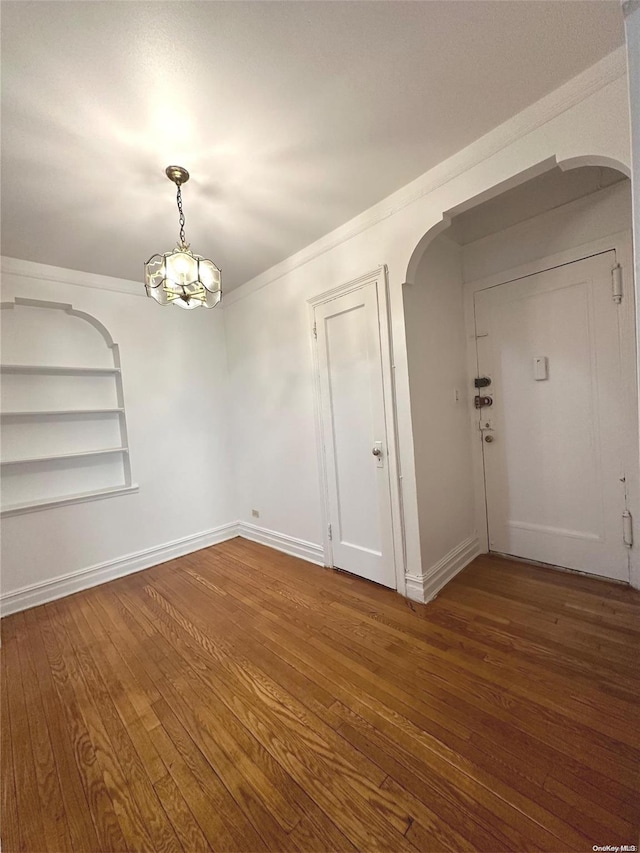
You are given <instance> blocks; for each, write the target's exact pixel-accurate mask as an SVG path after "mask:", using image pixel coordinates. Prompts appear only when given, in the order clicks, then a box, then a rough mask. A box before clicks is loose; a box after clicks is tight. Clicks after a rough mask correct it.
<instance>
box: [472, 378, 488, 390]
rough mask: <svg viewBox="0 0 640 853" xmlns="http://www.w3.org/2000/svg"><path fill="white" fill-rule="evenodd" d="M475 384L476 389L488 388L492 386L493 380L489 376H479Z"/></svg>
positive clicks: (474, 381)
mask: <svg viewBox="0 0 640 853" xmlns="http://www.w3.org/2000/svg"><path fill="white" fill-rule="evenodd" d="M473 384H474V385H475V387H476V388H486V387H487V386H488V385H491V380H490V379H489V377H488V376H478V377H477V379H474V380H473Z"/></svg>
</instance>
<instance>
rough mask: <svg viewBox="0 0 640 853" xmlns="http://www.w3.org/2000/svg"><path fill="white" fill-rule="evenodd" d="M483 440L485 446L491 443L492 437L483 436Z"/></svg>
mask: <svg viewBox="0 0 640 853" xmlns="http://www.w3.org/2000/svg"><path fill="white" fill-rule="evenodd" d="M484 440H485V441H486V442H487V444H491V442H492V441H493V436H492V435H485V437H484Z"/></svg>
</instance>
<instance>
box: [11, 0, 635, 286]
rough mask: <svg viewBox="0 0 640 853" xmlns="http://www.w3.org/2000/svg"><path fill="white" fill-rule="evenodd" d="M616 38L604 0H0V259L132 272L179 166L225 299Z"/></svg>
mask: <svg viewBox="0 0 640 853" xmlns="http://www.w3.org/2000/svg"><path fill="white" fill-rule="evenodd" d="M622 41H623V28H622V13H621V9H620V4H619V3H618V2H617V0H607V1H606V2H599V0H589V1H588V2H581V1H580V0H569V2H564V0H555V2H532V1H531V0H515V2H514V0H503V2H485V1H484V0H471V2H466V0H459V2H453V0H448V1H447V2H404V0H389V2H351V0H347V2H344V1H343V0H330V2H320V0H316V2H268V1H267V0H255V2H244V0H236V2H159V3H156V2H141V0H138V2H115V0H107V2H102V0H94V2H49V0H45V2H24V0H18V2H10V0H4V2H2V226H3V227H2V252H3V254H5V255H9V256H12V257H18V258H25V259H27V260H32V261H40V262H43V263H48V264H54V265H57V266H62V267H69V268H72V269H79V270H85V271H89V272H96V273H103V274H106V275H114V276H118V277H122V278H128V279H134V280H138V279H140V278H141V271H142V262H143V261H144V260H146V259H147V258H148V257H149V256H150V255H151V254H153V253H155V252H158V251H160V252H162V251H169V250H170V249H171V248H172V247H173V245H174V243H175V240H176V237H177V214H176V211H175V201H174V193H173V186H172V185H171V184H170V183H169V182H168V180H167V179H166V178H165V176H164V168H165V166H167V165H168V164H169V163H178V164H180V165H183V166H185V167H186V168H187V169H189V170H190V172H191V174H192V180H191V181H190V182H189V183H188V184H187V186H186V187H185V189H184V197H185V213H186V217H187V228H186V231H187V239H189V240H190V242H191V245H192V248H193V250H194V251H196V252H198V253H200V254H204V255H207V256H208V257H211V258H213V260H215V261H216V263H218V265H219V266H221V267H222V269H223V275H224V284H225V287H226V288H227V289H229V288H231V287H234V286H237V285H239V284H242V283H243V282H244V281H246V280H248V279H250V278H252V277H253V276H254V275H256V274H258V273H259V272H262V271H263V270H265V269H267V268H268V267H270V266H271V265H273V264H274V263H277V262H278V261H280V260H282V259H283V258H285V257H287V256H288V255H290V254H292V253H294V252H295V251H297V250H298V249H300V248H302V247H303V246H305V245H307V244H309V243H311V242H313V240H315V239H317V238H318V237H320V236H322V235H323V234H325V233H326V232H328V231H330V230H332V229H333V228H335V227H337V226H338V225H340V224H342V223H343V222H345V221H347V220H348V219H350V218H351V217H352V216H354V215H356V214H357V213H359V212H360V211H362V210H363V209H365V208H367V207H368V206H370V205H371V204H373V203H375V202H376V201H379V200H380V199H381V198H383V197H384V196H386V195H387V194H389V193H390V192H392V191H393V190H395V189H397V188H398V187H400V186H402V185H404V184H405V183H407V182H409V181H410V180H412V179H413V178H415V177H417V176H418V175H419V174H421V173H422V172H424V171H426V170H427V169H429V168H431V167H432V166H434V165H435V164H437V163H438V162H440V161H441V160H443V159H445V158H446V157H448V156H450V155H451V154H453V153H455V152H456V151H458V150H460V149H461V148H463V147H464V146H465V145H468V144H469V143H470V142H472V141H473V140H474V139H476V138H478V137H479V136H481V135H482V134H484V133H486V132H487V131H488V130H490V129H491V128H492V127H494V126H495V125H497V124H499V123H500V122H502V121H504V120H505V119H507V118H508V117H509V116H510V115H513V114H514V113H516V112H518V111H519V110H521V109H523V108H524V107H525V106H527V105H528V104H530V103H532V102H533V101H535V100H537V99H538V98H540V97H541V96H542V95H544V94H546V93H547V92H549V91H551V90H552V89H554V88H556V87H557V86H558V85H560V84H561V83H563V82H564V81H566V80H568V79H569V78H571V77H573V76H574V75H575V74H577V73H578V72H580V71H581V70H583V69H584V68H586V67H587V66H589V65H591V64H593V63H594V62H596V61H597V60H598V59H600V58H601V57H602V56H604V55H605V54H607V53H609V52H610V51H612V50H614V49H615V48H616V47H617V46H619V45H620V44H621V43H622Z"/></svg>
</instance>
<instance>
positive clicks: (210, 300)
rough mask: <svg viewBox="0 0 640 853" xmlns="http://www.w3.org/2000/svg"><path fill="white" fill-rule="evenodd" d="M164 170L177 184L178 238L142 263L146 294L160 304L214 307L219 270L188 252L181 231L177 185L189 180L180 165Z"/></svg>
mask: <svg viewBox="0 0 640 853" xmlns="http://www.w3.org/2000/svg"><path fill="white" fill-rule="evenodd" d="M166 173H167V177H168V178H169V180H171V181H173V182H174V183H175V184H176V185H177V187H178V194H177V204H178V212H179V214H180V217H179V221H180V239H179V241H178V244H177V248H175V249H174V250H173V251H172V252H165V253H164V254H162V255H159V254H158V255H153V256H152V257H151V258H149V260H148V261H147V262H146V264H145V265H144V286H145V289H146V291H147V296H150V297H151V298H152V299H155V300H156V302H158V303H159V304H160V305H177V306H178V307H179V308H185V309H187V310H191V309H193V308H215V307H216V305H217V304H218V303H219V302H220V299H221V297H222V275H221V272H220V270H219V269H218V267H217V266H216V265H215V264H214V263H213V261H210V260H207V259H206V258H203V257H202V256H201V255H195V254H194V253H193V252H192V251H191V249H190V248H189V244H188V243H187V242H186V239H185V234H184V213H183V211H182V191H181V189H180V187H181V185H182V184H183V183H185V182H186V181H188V180H189V173H188V172H187V170H186V169H183V168H182V167H181V166H169V167H167V170H166Z"/></svg>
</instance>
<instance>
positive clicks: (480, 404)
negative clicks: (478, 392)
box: [474, 396, 493, 409]
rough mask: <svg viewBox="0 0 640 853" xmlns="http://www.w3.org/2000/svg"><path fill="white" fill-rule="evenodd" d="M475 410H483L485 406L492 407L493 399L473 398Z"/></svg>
mask: <svg viewBox="0 0 640 853" xmlns="http://www.w3.org/2000/svg"><path fill="white" fill-rule="evenodd" d="M474 403H475V406H476V409H483V408H484V407H485V406H493V397H480V396H478V397H474Z"/></svg>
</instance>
